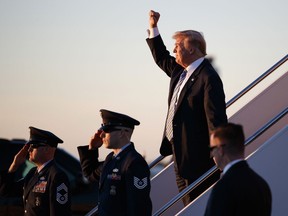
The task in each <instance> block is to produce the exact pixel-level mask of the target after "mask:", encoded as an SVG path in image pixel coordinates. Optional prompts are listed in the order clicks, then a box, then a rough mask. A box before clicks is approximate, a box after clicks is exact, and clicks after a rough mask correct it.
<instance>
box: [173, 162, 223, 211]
mask: <svg viewBox="0 0 288 216" xmlns="http://www.w3.org/2000/svg"><path fill="white" fill-rule="evenodd" d="M174 163H175V162H174ZM175 174H176V183H177V186H178V190H179V192H181V191H183V190H184V189H185V188H187V187H188V186H189V185H190V184H192V183H193V182H194V181H196V180H197V179H184V178H182V177H181V176H179V174H178V172H177V170H176V169H175ZM199 177H200V176H199ZM219 178H220V171H219V170H218V171H216V172H215V173H213V174H212V175H211V176H210V177H209V178H207V179H206V180H205V181H203V182H202V183H201V184H200V185H198V186H197V187H196V188H195V189H194V190H192V191H191V192H190V193H189V194H187V195H186V196H184V197H183V198H182V202H183V204H184V206H187V205H188V204H189V203H190V202H192V201H193V200H194V199H196V198H197V197H198V196H199V195H200V194H202V193H203V192H204V191H205V190H207V189H208V188H209V187H210V186H211V185H212V184H214V183H215V182H216V181H217V180H218V179H219Z"/></svg>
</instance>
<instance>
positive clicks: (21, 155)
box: [8, 144, 30, 173]
mask: <svg viewBox="0 0 288 216" xmlns="http://www.w3.org/2000/svg"><path fill="white" fill-rule="evenodd" d="M29 147H30V145H29V144H25V145H24V146H23V148H22V149H21V150H20V151H19V152H18V153H17V154H16V155H15V156H14V160H13V162H12V164H11V165H10V167H9V171H8V172H9V173H11V172H15V171H16V170H17V169H18V168H19V166H20V165H21V164H23V163H24V162H25V160H26V157H27V154H28V150H29Z"/></svg>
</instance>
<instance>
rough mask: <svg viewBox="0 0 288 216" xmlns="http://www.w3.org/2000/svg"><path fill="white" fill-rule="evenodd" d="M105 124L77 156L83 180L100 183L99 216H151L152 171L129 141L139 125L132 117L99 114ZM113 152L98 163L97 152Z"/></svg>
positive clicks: (108, 112)
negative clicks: (84, 178)
mask: <svg viewBox="0 0 288 216" xmlns="http://www.w3.org/2000/svg"><path fill="white" fill-rule="evenodd" d="M100 112H101V115H102V119H103V124H102V127H101V128H100V129H99V130H98V131H97V132H96V133H95V134H94V136H93V137H92V139H91V140H90V143H89V145H87V146H79V147H78V152H79V156H80V163H81V167H82V170H83V174H84V176H86V177H87V178H88V180H89V181H90V182H99V205H98V210H99V216H106V215H107V216H110V215H119V216H121V215H123V216H124V215H125V216H134V215H137V216H138V215H139V216H150V215H151V214H152V202H151V199H150V189H151V185H150V170H149V167H148V164H147V162H146V161H145V159H144V158H143V157H142V156H141V155H140V154H139V153H138V152H137V151H136V150H135V147H134V144H133V143H132V142H131V141H130V139H131V136H132V133H133V130H134V126H135V125H139V124H140V122H139V121H137V120H136V119H134V118H131V117H130V116H127V115H124V114H121V113H116V112H112V111H109V110H103V109H102V110H100ZM102 144H103V145H104V147H106V148H108V149H111V150H112V152H111V153H110V154H109V155H108V156H107V157H106V159H105V161H103V162H99V161H98V148H100V147H101V146H102Z"/></svg>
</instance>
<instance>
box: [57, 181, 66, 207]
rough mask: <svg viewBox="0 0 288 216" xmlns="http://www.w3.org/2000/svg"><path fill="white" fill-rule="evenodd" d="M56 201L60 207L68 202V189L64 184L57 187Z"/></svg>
mask: <svg viewBox="0 0 288 216" xmlns="http://www.w3.org/2000/svg"><path fill="white" fill-rule="evenodd" d="M56 200H57V202H58V203H60V204H62V205H63V204H65V203H66V202H67V201H68V188H67V186H66V185H65V184H64V183H62V184H61V185H59V186H58V187H57V195H56Z"/></svg>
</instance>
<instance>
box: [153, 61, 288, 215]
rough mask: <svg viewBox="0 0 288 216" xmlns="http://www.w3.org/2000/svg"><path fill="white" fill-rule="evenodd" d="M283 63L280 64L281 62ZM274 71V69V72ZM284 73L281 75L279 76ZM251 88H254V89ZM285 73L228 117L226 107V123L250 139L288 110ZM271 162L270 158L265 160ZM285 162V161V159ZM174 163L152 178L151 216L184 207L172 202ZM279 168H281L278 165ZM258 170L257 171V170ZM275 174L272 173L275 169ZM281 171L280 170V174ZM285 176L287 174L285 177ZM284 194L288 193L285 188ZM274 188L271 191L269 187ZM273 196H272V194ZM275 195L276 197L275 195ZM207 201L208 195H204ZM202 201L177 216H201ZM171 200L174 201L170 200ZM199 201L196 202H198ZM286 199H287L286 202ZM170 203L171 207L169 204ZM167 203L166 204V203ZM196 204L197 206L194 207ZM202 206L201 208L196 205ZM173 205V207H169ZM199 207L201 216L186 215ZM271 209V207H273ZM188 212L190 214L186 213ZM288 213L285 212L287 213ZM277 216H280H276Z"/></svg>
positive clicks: (251, 148)
mask: <svg viewBox="0 0 288 216" xmlns="http://www.w3.org/2000/svg"><path fill="white" fill-rule="evenodd" d="M287 59H288V55H286V56H285V58H284V61H285V62H286V61H287ZM281 64H282V63H281ZM273 70H274V69H273ZM282 74H283V73H282ZM253 87H254V86H253ZM287 92H288V71H287V66H286V71H285V72H284V74H283V75H282V76H281V77H280V78H278V79H277V80H276V81H274V82H273V83H272V84H271V85H269V86H268V87H266V88H265V89H264V90H263V91H262V92H260V93H259V94H258V95H256V96H255V97H254V98H253V99H252V100H250V101H249V102H248V103H246V104H245V105H244V106H243V107H242V108H241V109H240V110H238V111H237V112H236V113H235V114H233V115H231V116H230V117H229V108H232V107H228V109H227V113H228V118H229V120H228V121H229V122H233V123H237V124H242V125H243V128H244V133H245V137H246V138H250V137H251V136H253V135H254V134H255V132H257V130H259V129H260V128H261V127H263V126H264V125H265V124H266V123H268V122H269V121H270V120H271V119H273V118H274V117H275V116H277V115H278V114H279V113H281V112H283V110H285V109H286V110H287V108H288V93H287ZM287 122H288V116H287V115H284V117H282V118H281V119H280V120H278V121H277V123H274V124H273V125H272V126H271V127H269V129H267V130H266V131H265V132H263V133H262V134H261V135H259V136H258V137H257V138H256V139H254V140H253V141H252V142H251V143H250V144H249V145H247V146H246V148H245V153H246V154H245V156H248V155H250V154H251V153H253V152H255V151H256V150H257V149H258V148H259V147H260V146H261V145H262V144H263V143H265V142H266V141H268V140H269V139H270V138H271V137H273V135H275V134H276V133H277V132H279V131H280V130H281V129H283V128H284V127H285V126H287ZM286 143H287V145H288V137H287V136H286ZM266 160H267V161H269V162H270V163H272V162H273V161H270V157H267V158H266ZM287 162H288V159H287ZM173 166H174V165H173V162H171V163H170V164H169V165H167V166H166V167H165V168H164V169H163V170H162V171H161V172H159V173H158V174H157V175H156V176H154V177H153V178H152V180H151V199H152V203H153V215H165V216H166V215H167V216H171V215H176V214H177V213H178V212H179V211H181V209H183V207H184V206H183V204H182V201H181V199H177V200H178V201H177V202H176V201H175V199H176V198H175V196H177V195H179V194H178V189H177V185H176V179H175V174H174V168H173ZM280 167H281V165H280ZM256 171H258V169H256ZM274 171H275V170H274ZM279 172H280V171H279ZM287 176H288V175H287ZM286 188H287V193H286V194H288V187H286ZM272 189H273V188H272ZM273 195H274V193H273ZM275 196H276V195H275ZM204 197H205V198H207V195H204ZM205 198H202V199H199V201H197V202H196V201H194V202H192V203H191V204H190V205H189V206H188V207H186V208H185V211H184V209H183V210H182V211H183V212H182V213H181V214H180V213H179V215H203V207H204V206H206V202H207V200H206V199H205ZM173 199H174V200H173ZM197 200H198V199H197ZM286 200H287V199H286ZM169 202H170V204H169ZM167 203H168V204H167ZM196 203H197V204H196ZM199 203H201V205H200V204H199ZM172 204H173V205H172ZM167 205H168V206H167ZM196 205H197V206H199V205H200V206H201V207H202V208H201V210H202V211H200V212H201V213H199V212H197V213H195V212H194V213H195V214H194V213H193V214H192V211H191V212H190V213H189V214H185V213H184V212H187V211H188V210H187V209H189V208H193V206H196ZM273 207H274V206H273ZM188 212H189V211H188ZM286 212H287V211H286ZM278 215H279V214H278Z"/></svg>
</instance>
